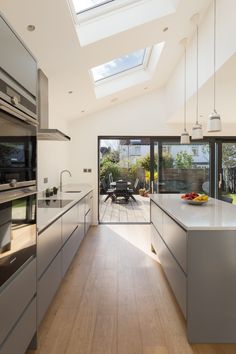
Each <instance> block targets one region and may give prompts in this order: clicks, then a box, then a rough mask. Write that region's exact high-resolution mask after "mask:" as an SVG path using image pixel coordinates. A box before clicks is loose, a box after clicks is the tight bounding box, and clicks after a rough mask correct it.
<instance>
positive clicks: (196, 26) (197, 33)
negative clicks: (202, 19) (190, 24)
mask: <svg viewBox="0 0 236 354" xmlns="http://www.w3.org/2000/svg"><path fill="white" fill-rule="evenodd" d="M196 27H197V31H196V34H197V70H196V76H197V77H196V83H197V97H196V100H197V102H196V124H198V24H197V26H196Z"/></svg>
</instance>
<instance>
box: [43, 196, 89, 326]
mask: <svg viewBox="0 0 236 354" xmlns="http://www.w3.org/2000/svg"><path fill="white" fill-rule="evenodd" d="M88 195H92V192H88V194H86V195H85V196H84V197H83V198H81V199H80V200H79V201H77V202H74V203H73V205H72V206H71V207H70V208H69V209H66V210H65V211H63V212H62V214H61V213H60V215H59V216H58V217H57V218H56V219H55V220H54V221H52V222H50V224H49V226H48V227H46V228H44V229H43V230H42V232H39V236H38V248H37V249H38V253H37V265H38V289H37V325H38V326H39V325H40V323H41V321H42V319H43V317H44V315H45V313H46V311H47V309H48V307H49V305H50V304H51V302H52V300H53V297H54V295H55V294H56V292H57V290H58V288H59V286H60V283H61V281H62V279H63V277H64V275H65V274H66V271H67V270H68V268H69V266H70V264H71V262H72V260H73V258H74V256H75V254H76V252H77V251H78V248H79V246H80V244H81V242H82V240H83V238H84V236H85V235H86V233H85V231H88V229H87V228H85V219H86V214H85V213H86V208H85V205H86V200H87V198H88ZM91 207H92V206H91ZM91 212H92V210H91ZM55 215H56V214H55Z"/></svg>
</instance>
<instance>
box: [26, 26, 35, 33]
mask: <svg viewBox="0 0 236 354" xmlns="http://www.w3.org/2000/svg"><path fill="white" fill-rule="evenodd" d="M27 30H28V31H30V32H33V31H35V26H34V25H28V26H27Z"/></svg>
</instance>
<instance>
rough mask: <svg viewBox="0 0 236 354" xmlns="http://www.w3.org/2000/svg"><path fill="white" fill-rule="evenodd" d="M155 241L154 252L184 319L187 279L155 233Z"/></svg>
mask: <svg viewBox="0 0 236 354" xmlns="http://www.w3.org/2000/svg"><path fill="white" fill-rule="evenodd" d="M155 240H156V241H155V245H154V248H155V247H156V248H155V251H156V252H157V255H158V257H159V259H160V262H161V265H162V267H163V270H164V272H165V274H166V277H167V279H168V281H169V283H170V286H171V288H172V290H173V292H174V294H175V297H176V299H177V302H178V304H179V306H180V308H181V310H182V312H183V314H184V317H185V318H186V294H187V278H186V276H185V274H184V272H183V271H182V270H181V268H180V267H179V265H178V263H177V262H176V261H175V259H174V257H173V256H172V254H171V253H170V251H169V250H168V248H167V247H166V245H165V243H164V242H163V240H162V239H161V237H160V236H159V235H158V233H157V232H156V238H155Z"/></svg>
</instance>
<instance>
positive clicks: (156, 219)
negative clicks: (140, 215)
mask: <svg viewBox="0 0 236 354" xmlns="http://www.w3.org/2000/svg"><path fill="white" fill-rule="evenodd" d="M163 214H164V213H163V211H162V210H161V209H160V208H159V207H158V206H157V205H156V204H155V203H153V202H151V222H152V223H153V225H154V226H155V228H156V229H157V231H158V232H159V234H160V235H161V236H162V233H163Z"/></svg>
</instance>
